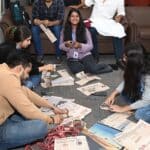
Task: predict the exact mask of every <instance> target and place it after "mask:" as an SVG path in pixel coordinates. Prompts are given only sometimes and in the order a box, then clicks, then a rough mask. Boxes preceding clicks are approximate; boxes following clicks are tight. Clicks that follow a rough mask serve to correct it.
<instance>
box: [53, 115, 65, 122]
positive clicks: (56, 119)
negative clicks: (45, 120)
mask: <svg viewBox="0 0 150 150" xmlns="http://www.w3.org/2000/svg"><path fill="white" fill-rule="evenodd" d="M53 118H54V123H55V124H60V123H61V122H62V121H63V120H64V119H63V116H62V115H55V116H53Z"/></svg>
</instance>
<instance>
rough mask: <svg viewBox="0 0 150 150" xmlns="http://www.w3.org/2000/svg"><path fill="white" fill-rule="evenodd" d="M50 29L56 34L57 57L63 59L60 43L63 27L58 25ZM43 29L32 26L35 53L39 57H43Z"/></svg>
mask: <svg viewBox="0 0 150 150" xmlns="http://www.w3.org/2000/svg"><path fill="white" fill-rule="evenodd" d="M49 29H50V30H51V31H52V32H53V33H54V35H55V36H56V38H57V41H56V42H55V43H54V44H55V49H56V56H57V57H61V50H60V49H59V41H60V32H61V29H62V26H61V25H56V26H52V27H49ZM40 32H41V28H40V27H39V26H36V25H34V26H32V36H33V43H34V47H35V52H36V54H37V55H38V56H43V48H42V44H41V37H40Z"/></svg>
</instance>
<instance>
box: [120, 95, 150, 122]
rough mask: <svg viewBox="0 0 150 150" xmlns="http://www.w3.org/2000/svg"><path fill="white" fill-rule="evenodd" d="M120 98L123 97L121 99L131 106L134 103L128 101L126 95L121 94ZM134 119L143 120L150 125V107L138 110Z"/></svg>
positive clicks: (131, 100) (130, 100)
mask: <svg viewBox="0 0 150 150" xmlns="http://www.w3.org/2000/svg"><path fill="white" fill-rule="evenodd" d="M121 96H122V97H123V99H124V100H125V101H126V102H127V104H129V105H130V104H132V103H134V102H135V100H133V99H130V98H129V97H128V96H127V95H126V94H124V93H123V92H122V93H121ZM134 115H135V118H136V119H137V120H140V119H142V120H144V121H146V122H148V123H150V105H148V106H145V107H142V108H139V109H137V110H136V111H135V114H134Z"/></svg>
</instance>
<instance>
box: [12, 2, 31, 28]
mask: <svg viewBox="0 0 150 150" xmlns="http://www.w3.org/2000/svg"><path fill="white" fill-rule="evenodd" d="M10 11H11V15H12V19H13V22H14V24H15V25H26V26H27V27H28V28H31V20H30V17H29V14H28V13H27V12H26V11H25V9H24V7H22V6H20V2H19V1H16V2H11V3H10Z"/></svg>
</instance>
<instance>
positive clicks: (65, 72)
mask: <svg viewBox="0 0 150 150" xmlns="http://www.w3.org/2000/svg"><path fill="white" fill-rule="evenodd" d="M57 72H58V73H59V74H60V75H61V76H62V77H65V78H66V77H70V78H72V79H73V80H74V78H73V77H72V76H71V75H70V74H69V73H68V72H67V70H66V69H62V70H58V71H57Z"/></svg>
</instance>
